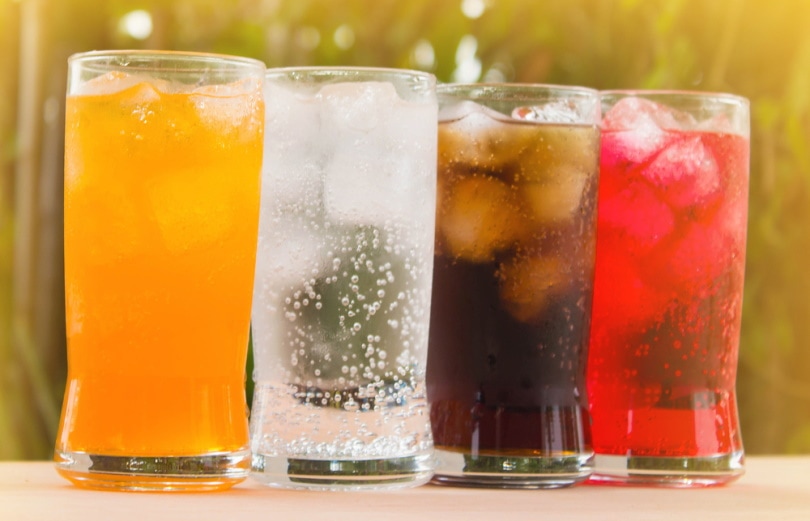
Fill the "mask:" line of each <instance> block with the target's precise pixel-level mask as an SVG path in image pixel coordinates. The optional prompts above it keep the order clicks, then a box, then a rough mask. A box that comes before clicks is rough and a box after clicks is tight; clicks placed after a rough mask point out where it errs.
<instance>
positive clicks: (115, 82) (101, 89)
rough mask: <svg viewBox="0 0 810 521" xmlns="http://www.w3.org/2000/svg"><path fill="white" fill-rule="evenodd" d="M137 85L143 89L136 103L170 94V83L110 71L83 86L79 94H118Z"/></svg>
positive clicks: (139, 92)
mask: <svg viewBox="0 0 810 521" xmlns="http://www.w3.org/2000/svg"><path fill="white" fill-rule="evenodd" d="M136 85H140V86H141V88H140V89H139V90H138V91H137V93H138V94H137V97H138V98H139V99H136V100H135V101H138V102H143V101H156V100H157V99H159V98H160V94H159V93H160V92H169V89H168V82H166V81H163V80H159V79H156V78H148V77H145V76H142V75H137V74H127V73H125V72H121V71H110V72H107V73H105V74H102V75H101V76H97V77H95V78H93V79H92V80H89V81H88V82H86V83H84V84H83V85H81V87H80V89H79V90H78V92H77V94H83V95H102V94H116V93H118V92H122V91H124V90H127V89H131V88H132V87H135V86H136Z"/></svg>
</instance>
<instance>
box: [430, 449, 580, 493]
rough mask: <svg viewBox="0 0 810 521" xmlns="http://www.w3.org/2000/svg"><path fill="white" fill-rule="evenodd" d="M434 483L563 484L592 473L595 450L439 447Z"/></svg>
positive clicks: (534, 486)
mask: <svg viewBox="0 0 810 521" xmlns="http://www.w3.org/2000/svg"><path fill="white" fill-rule="evenodd" d="M436 459H437V467H436V473H435V475H434V476H433V483H435V484H437V485H460V486H469V487H488V488H560V487H568V486H571V485H575V484H577V483H580V482H582V481H585V480H586V479H588V476H589V475H590V474H591V462H592V459H593V454H591V453H585V454H570V455H568V454H566V455H561V456H524V455H478V454H476V455H473V454H465V453H461V452H452V451H446V450H436Z"/></svg>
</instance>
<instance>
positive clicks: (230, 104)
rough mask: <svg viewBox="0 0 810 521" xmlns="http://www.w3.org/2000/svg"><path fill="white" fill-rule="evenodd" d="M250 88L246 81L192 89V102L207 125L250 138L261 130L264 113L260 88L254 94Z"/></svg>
mask: <svg viewBox="0 0 810 521" xmlns="http://www.w3.org/2000/svg"><path fill="white" fill-rule="evenodd" d="M249 88H250V84H245V83H244V82H239V83H233V84H226V85H205V86H202V87H197V88H195V89H193V90H192V91H191V95H190V99H191V101H192V103H194V105H195V106H196V107H197V112H198V114H199V117H200V120H201V121H202V122H203V123H204V124H206V125H209V126H211V127H212V128H214V129H218V131H221V132H243V133H245V134H246V135H251V133H254V132H259V131H260V128H261V127H260V124H261V122H262V120H263V119H264V112H263V111H262V110H261V104H262V97H261V91H260V90H259V88H258V85H257V86H256V87H255V88H254V89H253V90H252V91H251V90H248V89H249Z"/></svg>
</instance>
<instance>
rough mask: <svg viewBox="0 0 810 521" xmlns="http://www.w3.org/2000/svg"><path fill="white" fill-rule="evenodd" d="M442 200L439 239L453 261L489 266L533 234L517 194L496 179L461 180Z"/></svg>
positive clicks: (445, 192) (471, 178)
mask: <svg viewBox="0 0 810 521" xmlns="http://www.w3.org/2000/svg"><path fill="white" fill-rule="evenodd" d="M441 197H442V199H443V200H442V201H440V203H439V214H438V217H437V219H438V227H439V231H440V236H439V239H440V241H441V243H442V244H441V248H442V249H443V250H446V251H448V252H449V253H450V254H451V255H453V256H454V257H457V258H459V259H463V260H467V261H470V262H487V261H490V260H492V259H493V258H494V255H495V253H496V252H497V251H499V250H502V249H504V248H507V247H509V246H511V245H512V244H514V243H515V242H516V241H518V240H520V239H522V238H523V237H526V236H528V235H530V233H531V229H530V227H529V226H530V225H529V224H528V220H527V219H525V218H523V215H522V214H523V210H522V208H521V206H520V201H519V200H518V199H517V197H516V196H515V193H514V192H513V191H512V190H511V189H510V188H509V187H508V186H507V185H506V184H504V183H503V182H501V181H499V180H497V179H493V178H490V177H468V178H464V179H460V180H458V181H456V183H455V184H454V185H453V186H449V187H447V189H446V190H444V193H443V194H442V196H441Z"/></svg>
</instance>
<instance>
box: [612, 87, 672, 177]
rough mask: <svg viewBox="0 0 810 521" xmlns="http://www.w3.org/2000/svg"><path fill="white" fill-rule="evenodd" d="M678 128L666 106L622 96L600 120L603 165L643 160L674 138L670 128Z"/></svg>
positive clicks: (642, 161)
mask: <svg viewBox="0 0 810 521" xmlns="http://www.w3.org/2000/svg"><path fill="white" fill-rule="evenodd" d="M680 127H681V124H680V123H678V118H677V117H675V116H673V115H672V110H671V109H669V108H668V107H664V106H662V105H659V104H657V103H654V102H652V101H649V100H646V99H642V98H634V97H628V98H623V99H621V100H620V101H619V102H618V103H616V104H615V105H614V106H613V107H612V108H611V109H610V110H608V111H607V113H606V114H605V116H604V118H603V119H602V164H603V165H605V166H608V167H612V166H616V165H624V164H628V163H630V164H640V163H646V162H647V161H649V160H650V159H652V158H653V157H654V156H655V154H657V153H658V152H659V151H660V150H662V149H663V148H664V147H666V146H667V145H668V144H669V143H671V142H672V141H673V140H674V139H675V133H673V132H672V131H673V130H677V129H679V128H680Z"/></svg>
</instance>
